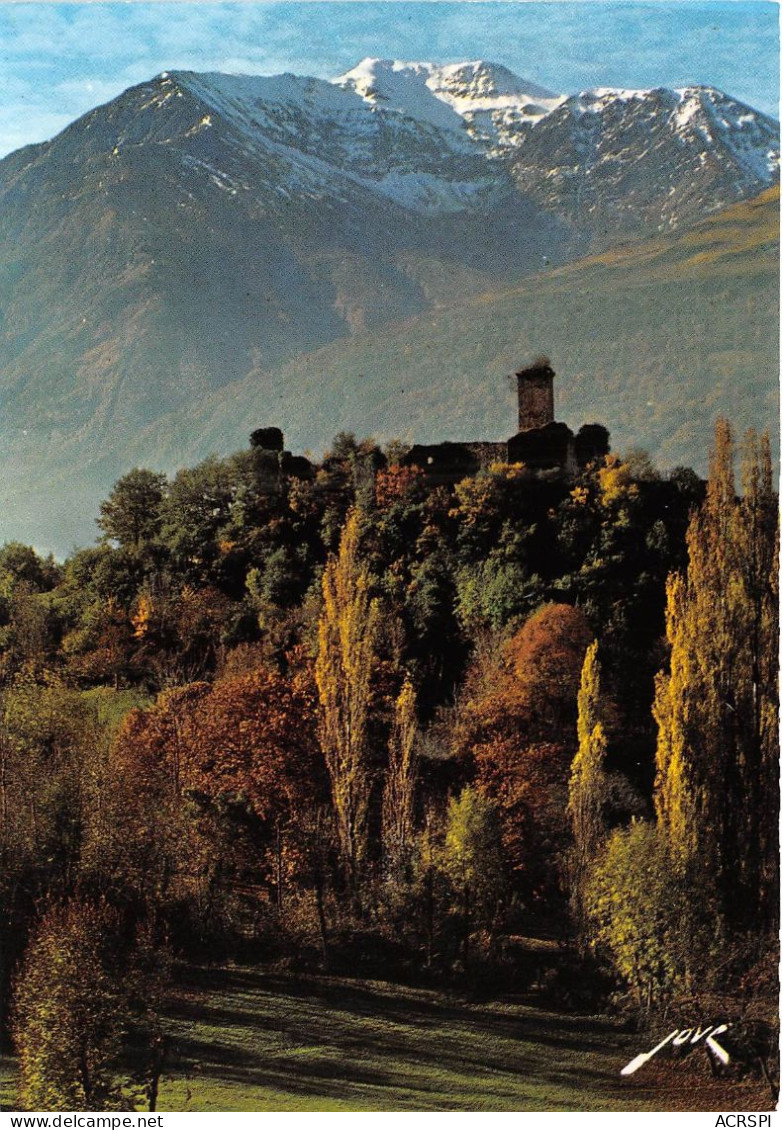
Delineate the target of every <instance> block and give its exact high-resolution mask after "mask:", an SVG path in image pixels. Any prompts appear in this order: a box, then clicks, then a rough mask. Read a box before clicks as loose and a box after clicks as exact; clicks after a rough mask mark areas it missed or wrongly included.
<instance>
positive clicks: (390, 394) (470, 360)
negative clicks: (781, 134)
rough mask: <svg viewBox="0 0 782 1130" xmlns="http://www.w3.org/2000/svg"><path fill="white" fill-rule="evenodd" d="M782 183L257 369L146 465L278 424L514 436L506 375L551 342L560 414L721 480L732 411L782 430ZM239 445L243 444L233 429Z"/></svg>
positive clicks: (166, 436) (292, 437) (386, 433)
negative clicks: (662, 229) (688, 220)
mask: <svg viewBox="0 0 782 1130" xmlns="http://www.w3.org/2000/svg"><path fill="white" fill-rule="evenodd" d="M778 271H779V190H778V189H771V190H768V191H767V192H766V193H764V194H763V195H762V196H760V197H758V198H757V199H755V200H753V201H751V202H747V203H743V204H740V205H735V206H733V207H732V208H729V209H726V210H724V211H723V212H722V213H720V214H719V215H717V216H715V217H713V218H711V219H709V220H708V221H706V222H704V223H701V224H699V225H696V226H695V227H693V228H691V229H688V230H686V231H683V232H681V233H679V234H677V235H673V236H671V235H667V236H659V237H656V238H655V239H653V240H648V241H642V242H638V243H634V244H628V245H626V246H624V247H621V248H618V249H615V250H613V251H610V252H605V253H603V254H601V255H598V256H594V257H592V258H589V259H584V260H581V261H579V262H577V263H574V264H570V265H568V266H566V267H562V268H560V269H558V270H555V271H552V272H549V273H547V274H545V275H539V276H536V277H535V278H534V279H530V280H529V281H528V282H525V283H523V284H521V285H520V286H517V287H514V288H512V289H510V290H507V291H504V292H500V293H497V294H492V295H482V296H479V297H477V298H475V299H474V300H472V301H471V302H469V303H460V304H457V305H453V306H449V307H444V308H442V309H440V310H438V311H437V312H436V313H434V314H430V315H425V316H421V317H418V318H415V319H413V320H411V321H409V322H407V323H406V324H404V325H402V326H400V327H396V328H394V329H391V330H386V331H382V332H380V333H375V334H364V335H359V336H356V337H354V338H353V339H351V340H350V342H347V343H339V344H335V345H332V346H329V347H327V348H324V349H321V350H319V351H318V352H316V353H314V354H311V355H309V356H308V357H306V358H303V359H302V360H301V361H298V362H293V363H289V364H288V365H286V366H283V367H282V368H280V369H278V370H275V371H274V372H267V373H261V372H257V373H254V374H252V375H251V376H249V377H248V378H247V379H245V380H244V381H242V382H240V383H239V384H238V385H236V386H233V387H232V388H231V389H230V390H227V394H226V395H221V396H219V397H215V398H214V399H213V400H210V401H207V402H206V403H204V404H203V405H200V406H199V407H198V409H197V410H196V411H194V412H192V413H189V414H187V416H186V417H184V418H183V419H182V420H181V421H180V422H179V423H180V430H179V431H176V432H175V430H174V429H175V428H176V425H175V422H174V421H169V422H168V424H166V425H164V426H163V427H159V428H156V429H151V430H150V431H149V432H148V433H146V434H145V435H143V436H139V437H138V442H137V444H136V445H135V447H134V448H133V450H134V452H135V454H137V455H138V457H139V458H140V457H141V456H142V454H143V453H144V452H147V451H152V450H156V451H158V452H160V454H161V455H163V454H164V452H165V456H164V461H166V460H169V459H170V458H171V457H172V456H173V453H174V451H179V450H181V448H182V446H184V447H185V448H186V450H187V453H188V458H190V459H195V458H198V457H200V456H201V455H202V454H205V453H206V452H207V451H208V450H228V449H230V448H232V447H235V446H237V445H238V444H240V443H241V442H242V439H243V437H244V435H245V432H246V431H247V426H248V424H249V423H252V424H253V425H258V424H268V423H275V424H278V425H279V426H281V427H282V428H284V430H285V433H286V437H287V439H288V442H289V443H291V444H292V445H293V446H294V447H295V448H297V449H301V448H306V447H310V446H311V447H313V448H315V449H320V448H321V447H322V446H323V443H324V438H323V437H324V435H325V436H331V435H333V434H335V433H336V432H337V431H339V430H342V429H350V430H354V431H356V432H357V433H359V434H372V435H375V436H376V437H378V438H380V439H389V438H391V437H394V436H399V437H402V438H403V439H407V440H410V441H412V440H419V441H426V440H431V441H434V440H442V439H475V438H486V439H502V438H506V437H507V436H508V435H510V434H511V433H512V432H513V431H514V430H515V411H514V393H513V390H512V388H511V386H510V385H509V384H508V383H507V381H506V380H505V374H508V373H511V372H513V371H514V369H515V368H517V367H518V365H519V363H520V362H523V361H524V360H525V359H528V358H529V357H530V356H531V355H533V354H534V353H536V352H539V351H540V350H541V349H543V350H545V351H546V352H548V353H549V354H550V356H551V358H552V363H553V365H554V368H555V369H556V371H557V373H558V378H557V381H556V383H555V394H556V404H557V414H558V418H561V419H564V420H566V421H567V422H568V423H569V424H570V425H571V426H572V427H578V426H579V425H580V424H582V423H585V422H590V421H593V420H600V421H603V422H605V423H606V424H607V425H608V426H609V428H610V429H611V432H612V436H613V441H614V446H615V447H618V448H620V449H622V448H627V447H630V446H639V445H640V446H644V447H647V448H649V449H650V451H651V453H652V455H653V456H654V457H655V459H657V460H659V462H660V464H661V465H663V466H673V465H675V464H677V463H682V462H683V463H687V464H690V465H695V466H696V467H697V468H698V470H699V471H701V472H702V473H705V471H706V468H707V462H708V449H709V444H710V442H711V436H712V425H713V421H714V419H715V418H716V416H717V415H718V414H720V413H723V414H726V415H728V416H729V417H730V418H731V419H732V420H733V421H734V423H735V425H736V427H737V428H738V429H740V430H741V429H743V428H745V427H749V426H755V427H758V428H765V427H770V428H771V430H772V432H774V431H775V428H776V420H777V416H778V408H777V397H778V389H777V372H778V322H779V318H778ZM227 436H230V437H231V441H230V442H228V443H227V444H226V443H225V437H227Z"/></svg>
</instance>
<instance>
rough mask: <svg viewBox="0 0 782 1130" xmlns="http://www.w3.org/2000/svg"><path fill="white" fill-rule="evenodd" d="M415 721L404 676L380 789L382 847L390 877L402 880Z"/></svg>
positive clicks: (412, 699) (411, 792)
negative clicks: (381, 789) (383, 778)
mask: <svg viewBox="0 0 782 1130" xmlns="http://www.w3.org/2000/svg"><path fill="white" fill-rule="evenodd" d="M417 730H418V723H417V718H416V696H415V690H414V689H413V684H412V683H411V682H410V680H409V679H405V682H404V684H403V686H402V690H401V691H400V693H399V697H398V698H397V700H396V702H395V703H394V721H393V727H392V730H391V740H390V742H389V748H388V769H387V770H386V783H385V788H384V790H383V849H384V852H385V863H386V870H387V873H388V876H389V878H392V879H395V880H397V881H398V880H399V879H401V877H402V875H403V872H404V869H405V865H406V863H407V862H408V859H409V855H410V849H411V846H412V841H413V808H414V804H415V783H416V774H417V769H418V765H417V757H416V753H415V740H416V736H417Z"/></svg>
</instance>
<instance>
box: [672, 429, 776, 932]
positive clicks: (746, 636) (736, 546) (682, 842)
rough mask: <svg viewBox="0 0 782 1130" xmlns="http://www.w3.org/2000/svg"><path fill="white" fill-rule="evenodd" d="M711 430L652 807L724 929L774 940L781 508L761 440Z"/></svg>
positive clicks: (677, 621) (677, 586)
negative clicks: (707, 885)
mask: <svg viewBox="0 0 782 1130" xmlns="http://www.w3.org/2000/svg"><path fill="white" fill-rule="evenodd" d="M742 487H743V494H742V496H741V497H737V496H736V485H735V480H734V452H733V437H732V434H731V430H730V427H729V425H728V424H727V422H726V421H725V420H720V421H719V422H718V425H717V431H716V443H715V450H714V453H713V456H712V463H711V471H710V476H709V484H708V491H707V497H706V500H705V502H704V504H703V506H702V507H701V509H700V511H699V512H697V513H696V514H694V516H693V518H692V520H691V523H690V527H689V531H688V535H687V546H688V551H689V563H688V566H687V572H686V575H673V576H672V577H671V578H670V579H669V582H668V608H667V637H668V642H669V644H670V666H669V670H668V671H667V672H664V673H661V674H660V675H659V676H658V679H657V693H656V698H655V705H654V714H655V718H656V720H657V724H658V743H657V780H656V793H655V805H656V811H657V818H658V821H659V823H660V826H661V827H662V829H663V830H664V833H665V836H666V840H667V843H668V845H669V850H670V852H671V857H672V859H673V860H674V861H678V865H679V866H680V867H685V866H686V865H687V864H688V863H689V864H693V863H695V864H696V865H697V866H698V867H699V868H700V869H701V870H702V871H703V872H705V873H706V874H708V875H709V876H710V878H711V881H712V883H713V889H714V897H715V898H716V900H717V903H718V907H719V909H720V911H721V913H723V914H724V915H725V916H726V917H727V919H728V920H729V921H731V922H733V923H734V924H736V925H743V926H745V927H747V926H748V927H754V928H757V927H758V926H770V925H772V924H773V922H774V921H775V918H776V913H777V906H778V894H777V885H778V860H777V849H776V834H775V832H774V829H775V828H776V823H777V813H778V803H779V802H778V745H777V710H778V690H777V672H776V655H777V640H778V624H779V617H778V588H777V505H776V499H775V495H774V492H773V485H772V475H771V458H770V450H769V442H768V437H767V436H764V437H763V438H762V439H760V440H758V438H757V437H756V436H755V434H754V433H752V432H750V433H748V435H747V439H746V443H745V449H744V458H743V483H742Z"/></svg>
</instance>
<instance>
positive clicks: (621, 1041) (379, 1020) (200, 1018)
mask: <svg viewBox="0 0 782 1130" xmlns="http://www.w3.org/2000/svg"><path fill="white" fill-rule="evenodd" d="M170 1016H171V1019H172V1021H173V1022H174V1026H175V1040H174V1055H175V1063H174V1065H172V1066H175V1068H177V1069H179V1070H181V1071H183V1072H186V1073H192V1074H195V1075H208V1076H209V1077H212V1078H217V1079H220V1080H222V1081H224V1082H229V1083H236V1084H243V1085H245V1086H251V1087H258V1088H264V1089H272V1090H274V1091H281V1092H284V1093H287V1094H289V1095H294V1096H295V1095H298V1096H309V1097H317V1098H320V1099H321V1100H329V1099H335V1100H339V1101H346V1100H347V1101H357V1102H361V1100H362V1099H364V1098H367V1097H370V1096H371V1100H372V1101H371V1106H372V1107H374V1108H376V1109H439V1110H443V1109H446V1110H447V1109H450V1110H459V1109H461V1110H470V1109H513V1107H514V1105H518V1106H520V1107H523V1106H524V1105H526V1109H579V1107H578V1106H575V1105H573V1103H574V1101H575V1096H577V1094H578V1091H579V1089H580V1088H584V1087H586V1088H588V1089H589V1090H590V1091H591V1092H592V1093H593V1094H594V1093H595V1092H600V1091H601V1090H602V1089H605V1090H606V1092H608V1091H611V1092H614V1093H615V1092H616V1090H617V1085H616V1081H615V1079H614V1075H613V1070H614V1064H613V1062H612V1060H613V1058H614V1055H613V1054H612V1053H614V1054H615V1055H616V1071H617V1073H618V1069H619V1066H621V1064H622V1062H624V1060H623V1054H624V1052H625V1051H626V1049H627V1048H628V1037H627V1036H626V1035H625V1034H623V1033H620V1031H619V1030H618V1028H617V1027H614V1026H612V1025H611V1024H610V1023H609V1022H607V1021H605V1020H595V1021H591V1020H590V1021H585V1020H584V1018H582V1017H576V1018H574V1017H568V1016H565V1015H559V1014H556V1013H551V1012H543V1011H539V1010H536V1009H532V1008H530V1007H529V1006H526V1007H525V1006H518V1007H515V1008H514V1009H513V1010H512V1011H509V1008H508V1006H497V1007H496V1008H491V1007H486V1006H485V1005H484V1006H480V1007H479V1006H474V1005H470V1004H469V1003H464V1002H459V1001H456V1000H453V999H449V998H447V997H444V996H443V995H442V994H440V993H435V992H432V991H428V990H403V989H399V990H397V989H394V990H392V989H389V988H388V987H387V986H382V985H373V986H367V985H362V984H356V983H352V982H347V981H343V980H335V979H328V978H306V979H297V978H287V977H280V976H275V975H272V974H265V973H262V972H259V971H256V970H203V969H201V970H191V971H189V973H188V978H187V982H186V984H185V985H184V987H183V993H182V994H181V996H180V997H179V999H178V1000H177V1001H176V1003H175V1005H174V1007H173V1008H172V1009H171V1010H170ZM612 1044H614V1047H613V1048H612V1046H611V1045H612ZM632 1050H634V1049H631V1051H630V1054H632ZM629 1057H630V1056H629V1055H628V1056H627V1058H629ZM568 1093H571V1095H572V1096H573V1097H571V1098H570V1099H568V1098H567V1094H568ZM536 1096H537V1102H536V1101H535V1100H536ZM541 1096H542V1098H541ZM530 1103H535V1105H529V1104H530Z"/></svg>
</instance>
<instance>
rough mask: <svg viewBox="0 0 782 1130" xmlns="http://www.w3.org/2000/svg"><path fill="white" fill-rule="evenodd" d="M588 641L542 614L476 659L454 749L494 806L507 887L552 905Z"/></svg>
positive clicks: (571, 622) (569, 611) (564, 609)
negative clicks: (510, 881)
mask: <svg viewBox="0 0 782 1130" xmlns="http://www.w3.org/2000/svg"><path fill="white" fill-rule="evenodd" d="M592 635H593V633H592V631H591V629H590V627H589V625H588V624H587V622H586V620H585V619H584V617H583V615H582V614H581V612H580V611H579V610H578V609H575V608H571V607H569V606H567V605H559V604H550V605H545V606H544V607H543V608H541V609H539V610H538V612H536V613H535V614H534V615H533V616H531V617H530V618H529V619H528V620H527V621H526V623H525V624H524V625H523V627H522V628H521V629H519V631H518V632H516V633H515V634H514V635H513V636H512V637H511V638H510V640H508V641H507V642H506V643H505V645H504V646H503V647H502V648H501V649H500V650H499V654H497V649H496V648H490V649H489V650H488V652H487V653H486V654H484V653H482V652H478V654H477V656H476V661H475V663H474V665H473V668H472V669H471V671H470V673H469V674H468V679H467V683H466V686H465V689H464V692H463V703H462V706H461V709H460V712H459V718H458V719H457V723H456V726H455V735H454V744H455V747H456V751H457V752H460V753H461V754H462V756H464V757H467V758H470V759H474V762H475V768H476V783H477V784H478V786H479V787H480V788H481V790H482V791H483V792H484V793H485V794H486V795H487V796H488V797H490V798H491V799H492V801H493V802H494V803H495V804H496V806H497V809H498V812H499V814H500V817H501V823H502V829H503V842H504V846H505V853H506V858H507V860H508V864H509V868H510V870H511V873H512V874H513V876H514V881H515V882H516V884H517V885H518V886H519V888H520V889H522V890H523V891H524V893H525V894H526V895H527V896H528V897H533V898H539V897H543V896H544V895H545V896H546V897H549V896H551V897H555V895H556V891H557V889H558V886H559V882H560V871H561V864H562V862H563V859H564V853H565V852H566V850H567V847H568V843H569V839H568V834H567V833H568V828H567V816H566V808H567V803H568V776H569V772H570V767H571V762H572V760H573V749H574V748H575V746H576V742H577V733H576V722H577V695H578V687H579V679H580V675H581V668H582V664H583V661H584V654H585V652H586V649H587V647H588V645H589V643H590V642H591V640H592Z"/></svg>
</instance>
